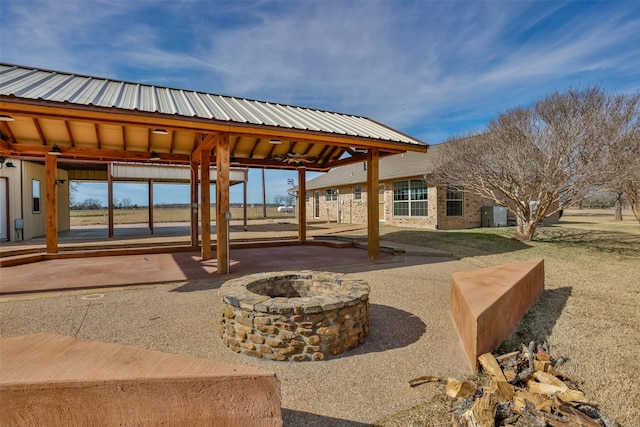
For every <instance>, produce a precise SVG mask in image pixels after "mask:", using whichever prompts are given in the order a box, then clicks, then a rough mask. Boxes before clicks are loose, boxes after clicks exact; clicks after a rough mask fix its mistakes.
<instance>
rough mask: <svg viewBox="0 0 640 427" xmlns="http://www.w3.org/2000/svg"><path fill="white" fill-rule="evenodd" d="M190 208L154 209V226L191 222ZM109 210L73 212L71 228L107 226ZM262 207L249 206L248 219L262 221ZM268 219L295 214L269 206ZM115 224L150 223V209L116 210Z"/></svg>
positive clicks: (238, 213)
mask: <svg viewBox="0 0 640 427" xmlns="http://www.w3.org/2000/svg"><path fill="white" fill-rule="evenodd" d="M211 212H212V219H215V210H214V209H213V207H212V211H211ZM189 214H190V212H189V209H188V208H160V207H155V208H154V209H153V222H154V224H158V223H162V222H189V221H190V218H189ZM243 214H244V212H243V209H242V208H236V207H232V208H231V218H233V219H241V218H242V217H243ZM107 215H108V214H107V209H96V210H72V211H71V226H72V227H73V226H78V225H105V224H107V223H108V216H107ZM262 218H264V216H263V209H262V205H248V206H247V219H262ZM267 218H274V219H278V218H295V213H292V212H289V213H286V212H278V208H277V206H267ZM113 222H114V224H143V223H147V222H149V211H148V209H115V210H114V211H113Z"/></svg>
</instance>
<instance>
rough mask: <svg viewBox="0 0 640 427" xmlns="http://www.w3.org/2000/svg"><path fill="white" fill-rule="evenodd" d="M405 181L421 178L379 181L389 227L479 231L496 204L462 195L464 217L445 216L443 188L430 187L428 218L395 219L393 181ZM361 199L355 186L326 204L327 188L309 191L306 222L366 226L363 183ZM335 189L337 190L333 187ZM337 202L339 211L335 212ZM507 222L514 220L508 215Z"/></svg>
mask: <svg viewBox="0 0 640 427" xmlns="http://www.w3.org/2000/svg"><path fill="white" fill-rule="evenodd" d="M408 179H421V177H410V178H403V179H398V180H386V181H380V186H381V187H382V188H384V216H383V215H380V222H381V223H384V224H388V225H399V226H407V227H423V228H432V229H440V230H460V229H466V228H478V227H481V226H482V213H481V208H482V207H483V206H493V205H495V202H493V201H492V200H488V199H485V198H482V197H480V196H478V195H475V194H470V193H464V196H463V216H459V217H458V216H456V217H448V216H447V208H446V206H447V205H446V197H447V193H446V188H445V187H429V190H428V192H429V208H428V211H429V215H428V216H426V217H424V216H423V217H410V216H394V215H393V183H394V182H395V181H406V180H408ZM361 186H362V198H361V199H360V200H355V198H354V191H355V185H344V186H340V187H337V188H338V201H337V202H336V201H326V200H325V194H326V188H321V189H316V190H309V201H308V202H307V204H306V206H307V218H308V220H309V222H313V221H318V222H327V221H329V222H336V221H337V220H338V215H340V217H339V221H338V222H340V223H346V224H366V223H367V192H366V184H362V185H361ZM333 188H336V187H333ZM315 191H318V192H320V215H319V217H318V218H315V217H314V216H313V215H314V210H313V193H314V192H315ZM338 203H339V205H340V209H338ZM509 219H510V220H515V218H512V215H510V214H509ZM556 222H558V215H557V214H556V215H553V216H552V217H549V218H545V220H544V223H546V224H551V223H556Z"/></svg>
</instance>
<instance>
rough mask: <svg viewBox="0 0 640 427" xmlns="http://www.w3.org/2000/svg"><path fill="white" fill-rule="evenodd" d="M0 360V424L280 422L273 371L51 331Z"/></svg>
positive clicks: (7, 348) (2, 349)
mask: <svg viewBox="0 0 640 427" xmlns="http://www.w3.org/2000/svg"><path fill="white" fill-rule="evenodd" d="M0 361H1V363H0V402H2V407H1V408H0V425H7V426H9V425H96V426H97V425H215V426H265V427H272V426H282V416H281V411H280V387H279V383H278V379H277V378H276V376H275V374H274V373H273V372H268V371H263V370H259V369H254V368H246V367H243V366H234V365H227V364H224V363H218V362H213V361H210V360H205V359H196V358H193V357H186V356H178V355H173V354H166V353H160V352H156V351H149V350H142V349H137V348H133V347H127V346H123V345H117V344H107V343H101V342H96V341H88V340H80V339H75V338H71V337H66V336H61V335H53V334H36V335H25V336H19V337H13V338H5V339H2V340H0Z"/></svg>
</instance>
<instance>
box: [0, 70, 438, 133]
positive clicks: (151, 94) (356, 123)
mask: <svg viewBox="0 0 640 427" xmlns="http://www.w3.org/2000/svg"><path fill="white" fill-rule="evenodd" d="M0 96H3V97H12V98H19V99H28V100H39V101H46V102H52V103H65V104H72V105H79V106H87V107H91V106H93V107H101V108H108V109H118V110H125V111H140V112H147V113H159V114H163V115H169V116H174V117H175V116H178V117H185V118H199V119H205V120H211V121H216V122H222V123H229V124H251V125H259V126H269V127H273V128H282V129H292V130H302V131H311V132H319V133H325V134H333V135H344V136H352V137H359V138H366V139H372V140H378V141H389V142H397V143H402V144H409V145H413V146H424V145H425V144H424V143H423V142H422V141H420V140H418V139H415V138H412V137H410V136H408V135H405V134H404V133H402V132H398V131H396V130H394V129H391V128H389V127H387V126H384V125H382V124H380V123H378V122H376V121H374V120H371V119H368V118H366V117H360V116H353V115H348V114H341V113H336V112H330V111H323V110H317V109H311V108H303V107H296V106H291V105H283V104H276V103H270V102H264V101H255V100H251V99H244V98H236V97H231V96H222V95H215V94H209V93H203V92H195V91H190V90H181V89H172V88H167V87H161V86H153V85H147V84H140V83H130V82H125V81H118V80H111V79H106V78H101V77H92V76H84V75H77V74H71V73H66V72H58V71H50V70H43V69H36V68H30V67H23V66H18V65H12V64H4V63H0Z"/></svg>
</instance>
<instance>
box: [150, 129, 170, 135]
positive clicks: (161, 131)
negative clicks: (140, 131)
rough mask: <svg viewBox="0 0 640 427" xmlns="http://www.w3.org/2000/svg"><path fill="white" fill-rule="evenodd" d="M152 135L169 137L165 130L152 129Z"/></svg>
mask: <svg viewBox="0 0 640 427" xmlns="http://www.w3.org/2000/svg"><path fill="white" fill-rule="evenodd" d="M153 133H155V134H156V135H169V131H168V130H166V129H154V130H153Z"/></svg>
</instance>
